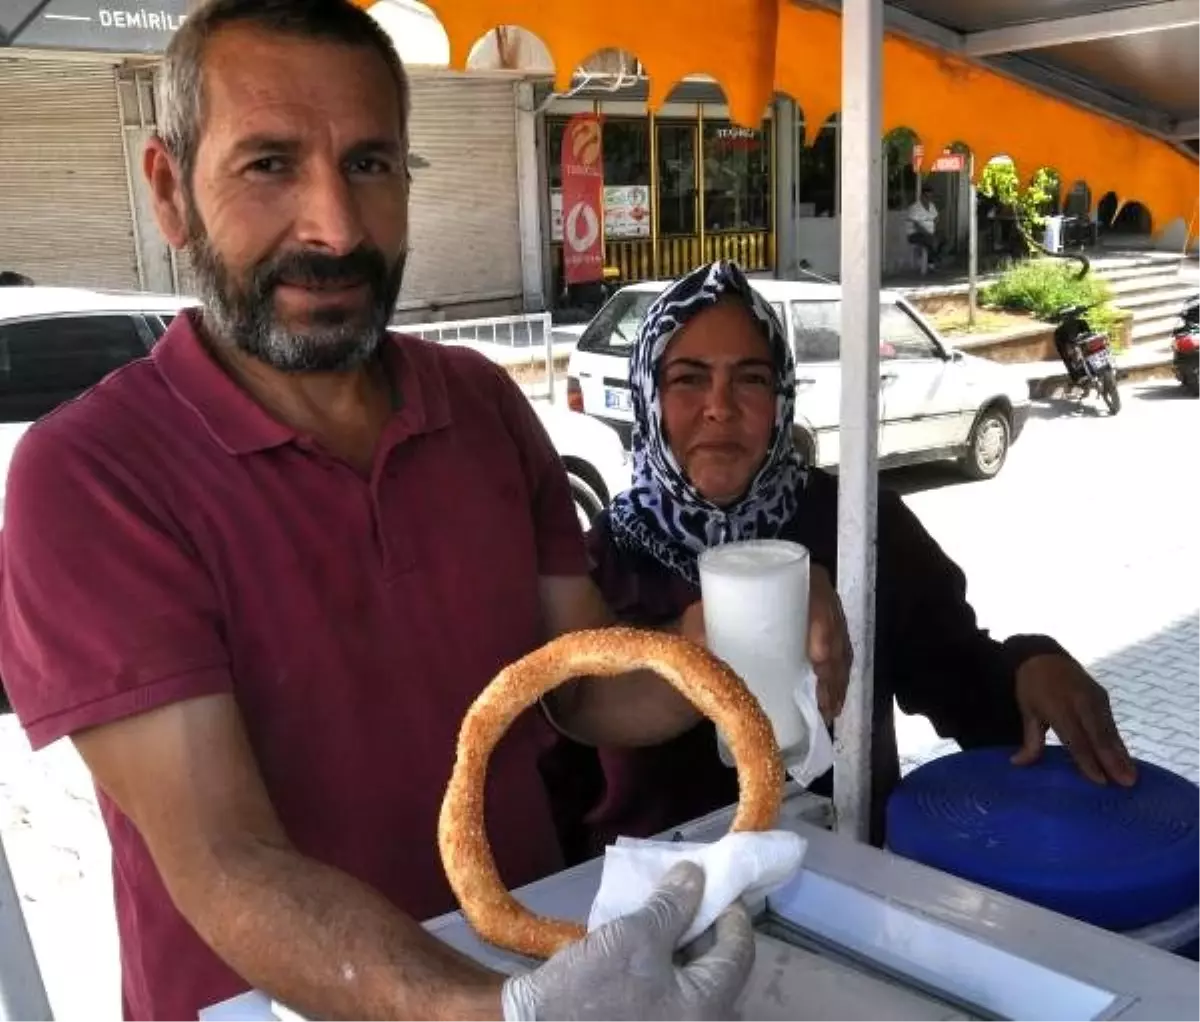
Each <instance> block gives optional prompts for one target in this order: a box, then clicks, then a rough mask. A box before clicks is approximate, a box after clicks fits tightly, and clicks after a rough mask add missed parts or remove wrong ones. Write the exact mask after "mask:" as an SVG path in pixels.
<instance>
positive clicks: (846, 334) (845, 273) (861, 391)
mask: <svg viewBox="0 0 1200 1022" xmlns="http://www.w3.org/2000/svg"><path fill="white" fill-rule="evenodd" d="M882 51H883V0H845V2H844V3H843V4H842V117H841V119H840V125H839V127H840V128H841V136H842V146H841V167H840V178H841V183H842V189H841V194H842V209H841V249H842V250H841V279H842V356H841V361H842V409H841V410H842V418H841V437H840V448H841V458H840V467H839V473H838V592H839V593H840V595H841V598H842V606H843V608H844V609H845V613H846V624H847V626H848V628H849V631H850V640H851V643H852V644H853V648H854V667H853V669H852V670H851V673H850V690H849V693H848V696H847V699H846V705H845V709H844V710H843V712H842V716H841V718H840V719H839V721H838V725H837V734H836V740H835V743H834V751H835V762H834V774H833V778H834V784H833V797H834V808H835V811H836V813H837V828H838V830H839V831H842V832H844V833H846V834H848V835H850V836H851V837H854V838H856V839H858V840H860V841H865V840H866V839H867V836H868V831H869V827H870V819H871V721H872V717H873V713H872V707H873V705H874V691H873V690H874V671H873V665H874V659H875V536H876V510H877V506H876V501H877V496H878V489H877V487H878V479H877V467H878V453H879V452H878V444H879V288H880V267H879V253H880V238H879V234H880V231H879V212H880V201H881V199H880V192H881V189H880V165H881V160H880V150H881V148H882V146H881V141H880V130H881V129H880V120H881V118H880V106H881V102H880V86H881V79H882V74H881V66H882V62H883V52H882Z"/></svg>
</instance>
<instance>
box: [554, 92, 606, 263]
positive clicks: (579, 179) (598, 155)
mask: <svg viewBox="0 0 1200 1022" xmlns="http://www.w3.org/2000/svg"><path fill="white" fill-rule="evenodd" d="M600 139H601V136H600V118H599V117H597V116H595V115H594V114H576V115H575V116H574V117H572V118H571V119H570V120H569V121H568V122H567V126H566V128H565V129H564V130H563V143H562V217H563V226H562V234H563V273H564V275H565V276H566V279H567V283H568V284H582V283H584V282H586V281H590V280H600V279H601V278H602V277H603V276H604V220H603V215H604V157H603V150H602V147H601V141H600Z"/></svg>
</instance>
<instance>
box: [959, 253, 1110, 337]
mask: <svg viewBox="0 0 1200 1022" xmlns="http://www.w3.org/2000/svg"><path fill="white" fill-rule="evenodd" d="M1078 274H1079V267H1078V264H1076V263H1063V262H1058V261H1057V260H1053V259H1031V260H1029V261H1027V262H1022V263H1017V264H1016V265H1015V266H1013V267H1011V268H1010V269H1008V270H1005V272H1004V273H1003V274H1002V275H1001V276H1000V279H999V280H997V281H995V282H994V283H992V284H988V285H987V286H986V287H984V288H983V290H982V291H981V292H980V295H979V297H980V301H982V302H983V304H984V305H991V306H994V307H995V308H998V309H1012V310H1014V311H1020V312H1028V313H1030V314H1031V315H1033V316H1035V317H1036V318H1037V319H1041V320H1045V321H1050V320H1052V319H1053V318H1054V314H1055V313H1056V312H1058V310H1059V309H1061V308H1063V307H1065V306H1067V305H1090V306H1093V308H1092V309H1091V310H1090V311H1089V312H1088V314H1087V319H1088V323H1090V324H1091V326H1092V329H1094V330H1102V331H1104V332H1105V333H1107V334H1109V336H1110V337H1111V336H1114V330H1115V329H1116V327H1117V325H1118V324H1119V323H1120V321H1121V319H1122V316H1123V313H1122V312H1121V311H1120V310H1119V309H1116V308H1114V307H1113V305H1112V289H1111V288H1110V287H1109V286H1108V283H1107V282H1106V281H1104V280H1101V279H1100V278H1099V277H1097V276H1094V275H1093V274H1090V273H1089V274H1088V275H1087V276H1086V277H1084V278H1083V279H1082V280H1080V279H1077V278H1078Z"/></svg>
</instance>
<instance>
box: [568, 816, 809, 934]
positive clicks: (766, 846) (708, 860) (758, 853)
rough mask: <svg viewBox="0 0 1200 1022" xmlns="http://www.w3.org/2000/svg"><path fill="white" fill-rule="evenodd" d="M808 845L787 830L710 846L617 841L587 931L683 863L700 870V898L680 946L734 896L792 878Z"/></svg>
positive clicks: (629, 908)
mask: <svg viewBox="0 0 1200 1022" xmlns="http://www.w3.org/2000/svg"><path fill="white" fill-rule="evenodd" d="M807 847H808V842H806V841H805V840H804V838H802V837H800V836H799V835H798V834H793V833H792V832H791V831H787V830H770V831H760V832H753V833H737V834H726V835H725V836H724V837H723V838H721V840H719V841H716V842H714V843H713V844H691V843H688V842H685V841H643V840H640V839H638V838H629V837H619V838H617V843H616V844H615V845H609V846H608V848H607V849H606V850H605V852H604V873H603V875H602V876H601V877H600V890H599V891H597V892H596V900H595V901H594V902H592V912H591V915H589V916H588V930H589V931H591V930H595V929H596V928H597V927H600V926H603V925H604V924H605V923H607V922H608V921H609V920H611V919H615V918H617V917H618V916H623V915H628V914H629V913H630V912H636V911H637V910H638V909H639V908H641V907H642V906H643V905H644V904H645V903H646V901H647V899H648V898H649V897H650V895H651V894H652V893H653V892H654V888H655V887H656V886H657V885H658V882H659V881H660V880H661V879H662V878H663V875H664V874H665V873H666V872H667V870H669V869H670V868H671V867H672V866H674V865H675V863H677V862H679V861H681V860H683V859H686V860H688V861H689V862H694V863H696V864H697V865H698V866H700V867H702V868H703V870H704V897H703V900H702V901H701V902H700V909H699V911H698V912H697V913H696V918H695V919H694V920H693V921H692V925H691V926H690V927H689V928H688V931H687V933H685V934H684V935H683V938H682V939H681V940H680V941H679V947H683V946H684V945H685V944H689V943H691V942H692V941H693V940H695V939H696V937H698V936H699V935H700V934H702V933H703V932H704V931H705V930H707V929H708V928H709V927H710V926H712V924H713V923H714V922H716V919H717V916H719V915H720V914H721V913H722V912H724V911H725V910H726V909H727V908H728V907H729V906H730V905H732V904H733V903H734V901H736V900H737V899H738V898H743V899H744V900H746V901H754V900H755V899H758V898H762V897H765V896H766V895H767V894H769V893H770V892H771V891H773V890H774V889H775V888H777V887H779V886H780V885H781V884H783V883H785V882H786V881H787V880H789V879H791V877H792V876H793V875H794V874H795V873H796V871H797V870H798V869H799V868H800V863H801V861H802V860H803V858H804V852H805V849H806V848H807Z"/></svg>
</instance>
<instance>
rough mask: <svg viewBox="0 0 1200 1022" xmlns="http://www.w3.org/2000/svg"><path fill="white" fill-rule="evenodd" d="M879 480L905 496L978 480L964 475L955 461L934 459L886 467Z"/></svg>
mask: <svg viewBox="0 0 1200 1022" xmlns="http://www.w3.org/2000/svg"><path fill="white" fill-rule="evenodd" d="M879 481H880V483H881V484H882V485H884V486H886V487H887V488H888V489H889V490H895V492H896V493H898V494H900V496H902V497H904V496H907V495H908V494H910V493H924V492H926V491H927V490H941V489H944V488H945V487H947V486H966V485H970V484H971V483H974V482H977V481H978V480H974V479H970V478H969V477H967V476H966V475H964V474H963V472H962V470H961V469H959V468H958V466H956V465H955V464H954V463H953V462H949V461H934V462H930V463H929V464H928V465H909V466H907V467H905V468H889V469H885V470H884V471H882V472H880V473H879ZM984 482H986V480H984Z"/></svg>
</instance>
